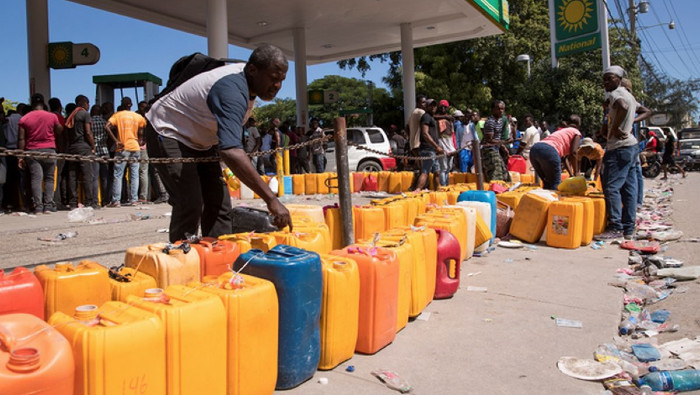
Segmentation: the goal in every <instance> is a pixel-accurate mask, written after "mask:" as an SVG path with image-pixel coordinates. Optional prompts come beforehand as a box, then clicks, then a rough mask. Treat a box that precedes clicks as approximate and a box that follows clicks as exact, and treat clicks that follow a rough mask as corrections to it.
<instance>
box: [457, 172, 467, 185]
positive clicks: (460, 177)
mask: <svg viewBox="0 0 700 395" xmlns="http://www.w3.org/2000/svg"><path fill="white" fill-rule="evenodd" d="M454 175H455V184H464V183H466V182H467V173H454Z"/></svg>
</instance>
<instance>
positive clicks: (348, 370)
mask: <svg viewBox="0 0 700 395" xmlns="http://www.w3.org/2000/svg"><path fill="white" fill-rule="evenodd" d="M345 371H346V372H350V373H352V372H354V371H355V365H348V367H347V368H345Z"/></svg>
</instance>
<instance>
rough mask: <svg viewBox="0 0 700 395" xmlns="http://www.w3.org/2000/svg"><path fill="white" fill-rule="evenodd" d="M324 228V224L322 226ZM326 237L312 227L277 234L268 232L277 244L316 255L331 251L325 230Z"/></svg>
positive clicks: (297, 228) (328, 235) (296, 228)
mask: <svg viewBox="0 0 700 395" xmlns="http://www.w3.org/2000/svg"><path fill="white" fill-rule="evenodd" d="M322 225H323V226H324V227H325V226H326V225H325V224H322ZM325 230H326V235H324V234H323V233H322V232H321V230H320V229H318V228H317V229H314V228H313V227H296V226H295V227H294V230H293V231H291V232H290V231H288V230H283V231H279V232H270V235H271V236H273V237H274V238H275V240H276V241H277V244H286V245H288V246H292V247H297V248H301V249H304V250H307V251H313V252H315V253H317V254H327V253H329V252H330V251H331V244H330V243H331V241H330V234H329V233H328V229H327V228H326V229H325Z"/></svg>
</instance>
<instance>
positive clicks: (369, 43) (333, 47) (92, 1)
mask: <svg viewBox="0 0 700 395" xmlns="http://www.w3.org/2000/svg"><path fill="white" fill-rule="evenodd" d="M71 1H73V2H75V3H80V4H83V5H86V6H90V7H94V8H98V9H101V10H105V11H108V12H112V13H116V14H120V15H124V16H127V17H131V18H135V19H138V20H142V21H146V22H151V23H154V24H157V25H161V26H166V27H170V28H173V29H177V30H181V31H185V32H189V33H193V34H197V35H201V36H206V35H207V1H202V0H149V1H143V0H71ZM209 1H211V0H209ZM222 1H226V9H227V14H228V42H229V43H230V44H233V45H236V46H240V47H244V48H249V49H253V48H255V47H257V46H258V45H260V44H262V43H270V44H274V45H276V46H278V47H280V48H282V49H283V50H284V52H285V53H286V54H287V55H288V56H289V57H290V58H292V57H293V54H294V38H293V31H294V29H298V28H303V29H304V30H305V35H306V62H307V63H308V64H316V63H325V62H331V61H337V60H341V59H348V58H352V57H357V56H363V55H371V54H378V53H385V52H389V51H398V50H400V49H401V31H400V26H401V25H402V24H407V23H409V24H410V25H411V29H412V31H413V46H414V47H421V46H428V45H434V44H440V43H446V42H452V41H459V40H466V39H471V38H476V37H483V36H489V35H494V34H499V33H502V32H503V31H504V30H505V29H507V27H508V9H507V7H508V3H507V1H506V0H433V1H426V0H272V1H259V2H251V1H243V0H222Z"/></svg>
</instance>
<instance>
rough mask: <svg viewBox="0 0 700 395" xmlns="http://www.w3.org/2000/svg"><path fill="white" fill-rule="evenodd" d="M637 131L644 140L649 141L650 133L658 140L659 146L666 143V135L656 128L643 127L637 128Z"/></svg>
mask: <svg viewBox="0 0 700 395" xmlns="http://www.w3.org/2000/svg"><path fill="white" fill-rule="evenodd" d="M639 130H640V131H641V132H642V136H644V140H649V132H650V131H652V132H654V133H655V134H656V137H658V138H659V141H660V142H661V144H663V143H665V142H666V133H665V132H664V131H663V129H661V128H660V127H658V126H643V127H641V128H639Z"/></svg>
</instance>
